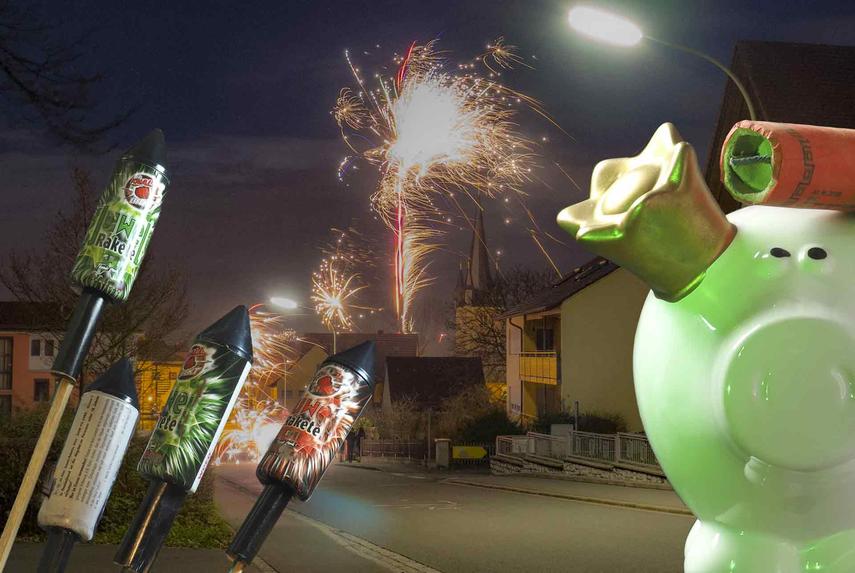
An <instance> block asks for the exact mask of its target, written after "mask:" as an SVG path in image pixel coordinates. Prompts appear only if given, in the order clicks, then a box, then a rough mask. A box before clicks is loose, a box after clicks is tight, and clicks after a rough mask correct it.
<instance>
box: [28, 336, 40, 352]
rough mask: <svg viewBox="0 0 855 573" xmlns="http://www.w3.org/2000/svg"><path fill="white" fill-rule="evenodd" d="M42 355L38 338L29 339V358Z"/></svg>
mask: <svg viewBox="0 0 855 573" xmlns="http://www.w3.org/2000/svg"><path fill="white" fill-rule="evenodd" d="M41 353H42V341H41V340H40V339H38V338H32V339H30V356H38V355H39V354H41Z"/></svg>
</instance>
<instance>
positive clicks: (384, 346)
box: [295, 331, 419, 382]
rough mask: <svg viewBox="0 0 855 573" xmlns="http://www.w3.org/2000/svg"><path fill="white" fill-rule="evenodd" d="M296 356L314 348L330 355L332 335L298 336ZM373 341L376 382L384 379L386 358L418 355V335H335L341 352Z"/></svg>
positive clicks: (388, 333)
mask: <svg viewBox="0 0 855 573" xmlns="http://www.w3.org/2000/svg"><path fill="white" fill-rule="evenodd" d="M298 339H299V342H298V343H296V345H295V346H296V347H297V355H298V356H303V355H304V354H305V353H306V352H308V351H309V349H311V348H312V347H314V346H321V347H322V348H323V349H324V350H325V351H326V353H327V354H332V342H333V335H332V333H331V332H307V333H304V334H300V335H299V336H298ZM368 340H372V341H374V345H375V346H374V364H375V367H374V372H375V378H377V381H378V382H382V381H383V380H384V377H385V373H384V369H383V368H382V367H381V365H382V364H384V363H385V362H386V357H387V356H416V355H417V354H418V353H419V335H418V334H398V333H394V332H383V331H379V332H376V333H371V332H339V333H337V334H336V344H335V345H336V350H337V351H339V352H341V351H342V350H347V349H348V348H351V347H353V346H356V345H357V344H362V343H363V342H365V341H368Z"/></svg>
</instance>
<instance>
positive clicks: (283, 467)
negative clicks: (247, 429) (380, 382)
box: [258, 364, 372, 500]
mask: <svg viewBox="0 0 855 573" xmlns="http://www.w3.org/2000/svg"><path fill="white" fill-rule="evenodd" d="M371 393H372V389H371V386H370V385H369V384H368V383H367V382H366V381H365V380H363V379H362V378H360V377H359V376H357V375H356V374H355V373H354V372H352V371H350V370H348V369H346V368H342V367H341V366H339V365H337V364H325V365H323V366H322V367H321V368H320V370H318V372H317V373H316V374H315V378H314V380H312V382H311V384H309V386H308V388H307V389H306V394H305V395H304V396H303V398H302V399H301V400H300V402H299V403H298V404H297V406H296V407H295V408H294V411H293V412H292V414H291V415H290V416H288V419H287V420H285V424H284V425H283V426H282V429H281V430H280V431H279V434H278V435H277V436H276V439H275V440H273V443H272V444H271V445H270V449H268V450H267V453H266V454H265V455H264V458H263V459H262V460H261V463H260V464H259V465H258V475H259V478H261V480H262V481H263V482H264V483H270V482H271V481H280V482H283V483H285V484H288V485H289V486H291V488H292V489H293V490H294V492H295V493H296V494H297V496H298V497H299V498H300V499H303V500H306V499H308V498H309V496H310V495H311V494H312V491H313V490H314V489H315V486H316V485H317V484H318V482H319V481H320V479H321V476H322V475H323V473H324V471H325V470H326V468H327V466H329V464H330V462H331V461H332V459H333V457H334V456H335V454H336V452H337V451H338V450H339V449H340V448H341V445H342V442H343V441H344V439H345V437H347V434H348V432H350V428H351V427H352V426H353V423H354V422H355V421H356V418H358V417H359V414H360V413H362V410H363V408H364V407H365V405H366V404H367V403H368V400H369V399H370V398H371Z"/></svg>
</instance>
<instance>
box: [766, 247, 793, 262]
mask: <svg viewBox="0 0 855 573" xmlns="http://www.w3.org/2000/svg"><path fill="white" fill-rule="evenodd" d="M769 254H770V255H772V256H773V257H775V258H778V259H781V258H784V257H789V256H790V251H788V250H787V249H782V248H781V247H772V249H771V250H770V251H769Z"/></svg>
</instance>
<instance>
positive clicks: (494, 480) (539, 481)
mask: <svg viewBox="0 0 855 573" xmlns="http://www.w3.org/2000/svg"><path fill="white" fill-rule="evenodd" d="M443 483H448V484H455V485H466V486H472V487H484V488H490V489H499V490H504V491H511V492H516V493H526V494H531V495H541V496H547V497H555V498H560V499H570V500H574V501H586V502H591V503H599V504H604V505H616V506H620V507H633V508H636V509H649V510H652V511H660V512H665V513H675V514H679V515H692V512H691V511H689V509H688V508H687V507H686V506H685V504H684V503H683V501H682V500H681V499H680V497H679V496H678V495H677V494H676V493H675V492H673V491H671V490H660V489H646V488H639V487H626V486H620V485H610V484H597V483H587V482H580V481H571V480H552V479H544V478H539V477H529V476H516V475H509V476H496V475H471V474H470V475H465V476H464V475H461V476H451V477H448V478H446V479H445V480H443Z"/></svg>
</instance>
